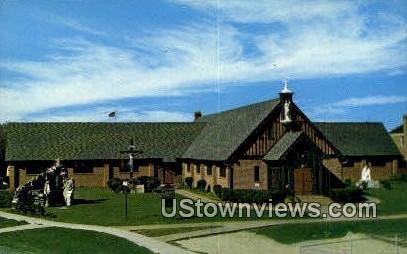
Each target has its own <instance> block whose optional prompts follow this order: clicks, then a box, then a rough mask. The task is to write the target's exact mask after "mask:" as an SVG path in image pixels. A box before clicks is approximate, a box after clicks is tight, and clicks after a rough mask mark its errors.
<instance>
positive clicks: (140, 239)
mask: <svg viewBox="0 0 407 254" xmlns="http://www.w3.org/2000/svg"><path fill="white" fill-rule="evenodd" d="M0 217H3V218H6V219H12V220H17V221H26V222H28V223H30V224H36V225H35V226H34V225H32V226H31V227H33V228H36V226H38V225H39V226H43V227H61V228H71V229H80V230H90V231H96V232H102V233H107V234H111V235H114V236H117V237H121V238H124V239H127V240H129V241H131V242H133V243H135V244H137V245H139V246H142V247H145V248H147V249H149V250H151V251H153V252H156V253H164V254H167V253H168V254H178V253H180V254H184V253H185V254H187V253H191V252H189V251H186V250H184V249H182V248H179V247H176V246H173V245H171V244H168V243H165V242H162V241H159V240H156V239H153V238H150V237H147V236H144V235H140V234H137V233H133V232H129V231H126V230H122V229H119V228H113V227H103V226H95V225H86V224H73V223H64V222H56V221H50V220H45V219H41V218H34V217H29V216H23V215H18V214H13V213H6V212H3V211H0ZM25 226H28V225H25ZM26 229H29V227H28V228H26Z"/></svg>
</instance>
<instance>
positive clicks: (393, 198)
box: [367, 181, 407, 215]
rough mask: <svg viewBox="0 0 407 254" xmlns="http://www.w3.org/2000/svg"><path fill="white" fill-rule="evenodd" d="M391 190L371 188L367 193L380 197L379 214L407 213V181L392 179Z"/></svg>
mask: <svg viewBox="0 0 407 254" xmlns="http://www.w3.org/2000/svg"><path fill="white" fill-rule="evenodd" d="M391 187H392V189H391V190H386V189H384V188H380V189H371V190H368V191H367V193H368V195H370V196H373V197H376V198H378V199H380V203H379V204H378V205H377V210H378V215H387V214H400V213H407V195H406V192H407V182H400V181H392V183H391Z"/></svg>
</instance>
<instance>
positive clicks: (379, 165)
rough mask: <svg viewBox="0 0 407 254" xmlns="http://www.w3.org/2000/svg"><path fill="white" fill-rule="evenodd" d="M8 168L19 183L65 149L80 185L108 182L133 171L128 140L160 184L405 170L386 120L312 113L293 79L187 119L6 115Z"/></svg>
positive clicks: (272, 185)
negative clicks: (261, 96) (48, 119)
mask: <svg viewBox="0 0 407 254" xmlns="http://www.w3.org/2000/svg"><path fill="white" fill-rule="evenodd" d="M0 137H1V142H0V145H1V157H2V164H1V165H2V166H1V168H0V176H1V175H7V176H8V177H9V181H10V185H11V187H12V188H15V187H17V186H19V185H20V184H23V183H25V182H27V181H28V180H30V179H31V178H32V177H33V176H35V175H36V174H38V173H40V172H41V171H42V170H45V169H46V168H47V167H49V166H51V165H52V164H53V161H54V160H55V159H57V158H59V159H60V160H61V161H62V163H63V165H65V166H66V167H67V168H68V172H69V175H70V176H73V177H74V179H75V181H76V184H77V185H78V186H99V187H103V186H106V182H107V181H108V179H109V178H112V177H119V178H123V179H126V178H129V177H130V172H129V163H128V161H129V159H128V155H127V154H126V153H125V152H123V151H125V150H127V149H128V146H129V142H130V140H133V141H134V148H135V149H136V150H137V151H139V152H138V153H137V154H135V155H134V163H133V164H134V177H139V176H143V175H147V176H156V177H158V178H159V179H160V181H161V182H162V183H166V184H175V185H178V184H181V183H183V181H184V180H185V178H186V177H192V179H193V184H194V186H196V184H197V182H198V181H199V180H201V179H204V180H205V181H206V182H207V184H208V187H209V189H213V186H215V185H221V186H223V187H227V188H234V189H282V188H290V189H292V190H293V191H294V192H295V193H296V194H302V195H304V194H325V193H327V192H328V191H329V189H330V188H333V187H339V186H341V185H342V184H343V182H344V181H345V180H346V179H351V180H352V181H357V180H359V178H360V174H361V170H362V168H363V167H364V166H365V165H368V166H369V167H370V168H371V176H372V178H373V179H374V180H382V179H388V178H389V177H391V176H392V175H396V174H399V173H401V170H402V169H400V168H399V167H398V161H399V160H400V158H401V157H402V156H401V154H400V152H399V150H398V149H397V147H396V145H395V144H394V142H393V140H392V139H391V137H390V136H389V134H388V133H387V131H386V129H385V128H384V125H383V124H382V123H378V122H375V123H370V122H369V123H367V122H340V123H338V122H329V123H328V122H327V123H320V122H317V123H316V122H311V121H310V119H308V117H307V116H306V115H305V114H304V113H303V112H302V111H301V110H300V109H299V107H298V106H297V105H296V104H295V103H294V101H293V92H291V91H290V90H289V89H288V88H287V84H285V87H284V89H283V90H282V91H281V92H280V94H279V97H278V98H276V99H272V100H268V101H263V102H259V103H255V104H251V105H246V106H243V107H239V108H235V109H231V110H227V111H224V112H220V113H215V114H210V115H202V114H201V113H199V112H197V113H195V119H194V121H192V122H182V123H179V122H178V123H136V122H130V123H106V122H100V123H83V122H82V123H76V122H65V123H6V124H3V125H2V126H1V132H0Z"/></svg>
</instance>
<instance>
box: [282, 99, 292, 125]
mask: <svg viewBox="0 0 407 254" xmlns="http://www.w3.org/2000/svg"><path fill="white" fill-rule="evenodd" d="M290 104H291V103H290V102H289V101H285V102H284V117H283V120H282V121H283V122H291V118H290Z"/></svg>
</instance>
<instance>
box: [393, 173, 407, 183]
mask: <svg viewBox="0 0 407 254" xmlns="http://www.w3.org/2000/svg"><path fill="white" fill-rule="evenodd" d="M392 180H393V181H399V182H407V175H401V174H400V175H395V176H393V177H392Z"/></svg>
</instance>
